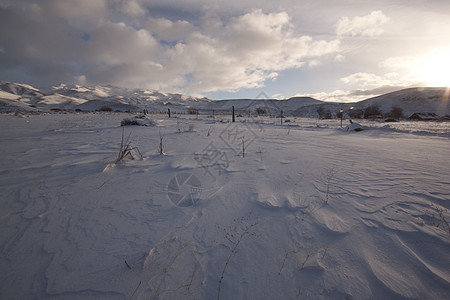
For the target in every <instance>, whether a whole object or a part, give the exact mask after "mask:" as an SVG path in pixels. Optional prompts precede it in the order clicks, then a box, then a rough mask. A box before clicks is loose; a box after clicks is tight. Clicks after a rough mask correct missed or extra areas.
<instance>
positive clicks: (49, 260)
mask: <svg viewBox="0 0 450 300" xmlns="http://www.w3.org/2000/svg"><path fill="white" fill-rule="evenodd" d="M126 117H130V116H129V115H125V114H108V113H105V114H53V115H30V116H13V115H0V132H1V148H0V151H1V155H0V190H1V194H0V207H1V215H0V226H1V232H0V251H1V256H0V271H1V272H0V298H1V299H218V298H220V299H372V298H373V299H449V298H450V255H449V253H450V225H449V222H450V139H449V138H450V128H449V127H450V125H449V124H450V123H449V122H447V123H430V122H403V123H402V122H400V123H389V124H388V123H376V122H368V123H362V125H363V126H365V127H366V130H364V131H361V132H346V131H345V130H341V129H340V121H339V120H330V121H317V120H313V119H294V118H287V119H288V120H289V121H288V122H286V120H285V124H284V125H283V126H280V125H279V120H277V119H262V120H252V119H249V118H247V119H245V118H240V119H238V121H239V122H236V123H228V120H229V119H230V118H229V117H227V116H216V118H215V120H212V118H206V117H202V118H200V119H196V118H195V117H191V118H187V117H181V118H179V119H177V118H170V119H169V118H167V117H165V116H163V115H153V116H148V118H149V119H151V120H152V121H153V122H152V123H153V125H154V126H150V127H142V126H126V127H121V126H120V122H121V121H122V120H123V119H124V118H126ZM244 120H245V121H246V122H243V121H244ZM255 121H256V122H255ZM149 123H150V122H149ZM345 125H347V123H346V121H344V126H345ZM367 127H368V128H367ZM123 129H124V142H126V141H127V139H128V141H129V142H131V144H130V146H131V147H133V148H134V150H132V151H131V152H132V155H133V156H134V158H135V159H134V160H132V159H130V157H127V158H125V159H124V160H122V161H121V162H116V159H117V157H118V152H119V147H120V144H121V136H122V130H123ZM161 143H162V146H163V154H162V155H160V150H161V149H160V144H161Z"/></svg>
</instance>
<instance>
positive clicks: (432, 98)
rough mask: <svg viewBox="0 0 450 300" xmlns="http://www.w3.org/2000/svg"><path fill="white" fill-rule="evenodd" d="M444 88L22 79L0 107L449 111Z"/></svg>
mask: <svg viewBox="0 0 450 300" xmlns="http://www.w3.org/2000/svg"><path fill="white" fill-rule="evenodd" d="M449 103H450V101H448V90H447V89H445V88H412V89H405V90H400V91H397V92H393V93H389V94H385V95H382V96H378V97H375V98H371V99H367V100H364V101H361V102H357V103H331V102H324V101H320V100H317V99H314V98H310V97H294V98H289V99H286V100H275V99H233V100H211V99H207V98H196V97H188V96H184V95H181V94H173V93H163V92H159V91H154V90H140V89H124V88H117V87H111V86H92V87H86V86H79V85H65V84H61V85H59V86H54V87H50V88H44V89H40V90H39V89H37V88H34V87H32V86H29V85H26V84H20V83H10V82H0V111H30V110H49V109H55V108H57V109H65V110H76V109H79V110H87V111H94V110H99V109H101V108H105V107H107V108H110V109H112V110H120V111H142V110H144V109H145V110H147V111H149V112H162V111H167V110H168V109H171V110H172V111H174V112H184V113H186V112H188V111H189V110H191V111H196V110H197V111H199V113H201V114H212V113H217V114H222V113H226V114H229V113H231V109H232V107H233V106H234V108H235V111H236V113H237V114H240V115H249V114H253V115H254V114H256V112H257V111H259V112H260V113H262V114H267V115H272V116H279V115H280V114H281V113H283V115H285V116H304V117H318V116H319V113H318V112H319V111H322V112H326V113H329V115H331V116H332V117H336V116H337V115H338V113H339V111H340V110H341V109H342V110H343V111H344V115H348V114H349V112H350V108H351V107H353V109H355V110H363V109H365V108H366V107H368V106H369V105H373V104H377V105H379V107H380V109H381V111H382V113H384V114H386V113H388V112H389V111H390V110H391V109H392V107H394V106H398V107H400V108H402V109H403V113H404V115H405V117H408V116H410V115H412V114H413V113H435V114H437V115H439V116H445V115H449V114H450V104H449Z"/></svg>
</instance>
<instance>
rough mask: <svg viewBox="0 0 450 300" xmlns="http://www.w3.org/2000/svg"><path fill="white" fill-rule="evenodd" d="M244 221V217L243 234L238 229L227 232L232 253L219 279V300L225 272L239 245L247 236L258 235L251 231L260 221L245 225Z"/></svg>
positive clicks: (242, 221) (241, 221)
mask: <svg viewBox="0 0 450 300" xmlns="http://www.w3.org/2000/svg"><path fill="white" fill-rule="evenodd" d="M235 221H236V219H235ZM244 221H245V219H244V218H243V217H242V218H241V219H240V225H241V226H242V227H243V229H242V230H243V231H242V232H239V230H238V229H237V228H236V227H235V228H234V229H232V230H229V231H226V230H225V232H226V233H225V238H226V239H227V240H228V241H229V242H230V243H231V245H232V247H231V248H230V253H229V255H228V258H227V261H226V262H225V265H224V266H223V270H222V274H221V276H220V279H219V287H218V289H217V300H219V299H220V289H221V287H222V281H223V278H224V276H225V271H226V270H227V267H228V265H229V263H230V261H231V258H232V257H233V256H234V255H235V254H236V252H237V248H238V246H239V244H240V243H241V241H242V239H243V238H244V236H246V235H247V234H252V235H256V234H255V233H254V232H250V230H251V229H252V228H253V227H254V226H256V225H257V224H258V221H255V222H254V223H251V224H244Z"/></svg>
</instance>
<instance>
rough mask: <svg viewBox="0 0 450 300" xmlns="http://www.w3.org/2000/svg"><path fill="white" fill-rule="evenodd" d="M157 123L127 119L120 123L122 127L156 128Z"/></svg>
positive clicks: (147, 120)
mask: <svg viewBox="0 0 450 300" xmlns="http://www.w3.org/2000/svg"><path fill="white" fill-rule="evenodd" d="M155 125H156V124H155V122H154V121H152V120H149V119H140V118H125V119H123V120H122V121H121V122H120V126H155Z"/></svg>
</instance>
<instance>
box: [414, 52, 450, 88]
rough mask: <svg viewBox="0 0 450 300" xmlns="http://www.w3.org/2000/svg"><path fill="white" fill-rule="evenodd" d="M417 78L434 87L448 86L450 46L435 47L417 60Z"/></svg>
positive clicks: (449, 79)
mask: <svg viewBox="0 0 450 300" xmlns="http://www.w3.org/2000/svg"><path fill="white" fill-rule="evenodd" d="M414 69H415V70H416V72H417V74H416V77H417V79H418V80H420V81H422V82H424V83H426V84H427V86H434V87H450V48H439V49H435V50H433V51H431V52H429V53H428V54H426V55H425V56H423V57H421V58H420V59H418V61H417V66H415V68H414Z"/></svg>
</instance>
